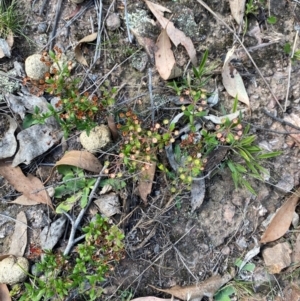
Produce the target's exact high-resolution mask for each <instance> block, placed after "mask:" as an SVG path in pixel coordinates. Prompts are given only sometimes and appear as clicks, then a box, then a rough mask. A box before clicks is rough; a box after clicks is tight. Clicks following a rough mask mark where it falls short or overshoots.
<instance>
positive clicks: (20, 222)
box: [8, 211, 27, 257]
mask: <svg viewBox="0 0 300 301" xmlns="http://www.w3.org/2000/svg"><path fill="white" fill-rule="evenodd" d="M16 220H17V221H16V225H15V231H14V233H13V235H12V237H11V245H10V248H9V252H8V253H9V254H11V255H14V256H17V257H18V256H19V257H21V256H23V255H24V252H25V248H26V246H27V218H26V215H25V213H24V212H23V211H21V212H19V213H18V215H17V218H16Z"/></svg>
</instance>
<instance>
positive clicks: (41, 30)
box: [37, 23, 48, 33]
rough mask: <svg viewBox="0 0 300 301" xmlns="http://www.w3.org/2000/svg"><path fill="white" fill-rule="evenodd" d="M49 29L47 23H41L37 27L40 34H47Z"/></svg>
mask: <svg viewBox="0 0 300 301" xmlns="http://www.w3.org/2000/svg"><path fill="white" fill-rule="evenodd" d="M47 27H48V25H47V23H40V24H39V25H38V27H37V31H38V33H45V32H46V30H47Z"/></svg>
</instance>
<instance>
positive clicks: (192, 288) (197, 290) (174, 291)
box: [149, 274, 232, 300]
mask: <svg viewBox="0 0 300 301" xmlns="http://www.w3.org/2000/svg"><path fill="white" fill-rule="evenodd" d="M230 279H232V275H230V274H225V275H224V276H223V277H221V276H220V275H215V276H212V277H210V278H208V279H207V280H205V281H202V282H199V283H197V284H194V285H189V286H184V287H182V286H179V285H176V286H173V287H172V288H170V289H160V288H157V287H155V286H152V285H150V284H149V286H151V287H153V288H154V289H156V290H158V291H160V292H164V293H167V294H170V295H173V296H175V297H177V298H179V299H182V300H193V299H197V300H201V299H202V298H203V297H204V296H205V297H208V298H212V297H213V295H214V294H215V293H216V292H217V291H218V290H219V289H220V287H222V286H223V285H224V284H226V283H227V282H228V281H229V280H230Z"/></svg>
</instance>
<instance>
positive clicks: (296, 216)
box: [292, 212, 299, 228]
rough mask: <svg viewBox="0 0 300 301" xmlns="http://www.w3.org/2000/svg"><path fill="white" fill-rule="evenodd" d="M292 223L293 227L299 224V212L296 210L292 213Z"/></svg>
mask: <svg viewBox="0 0 300 301" xmlns="http://www.w3.org/2000/svg"><path fill="white" fill-rule="evenodd" d="M292 225H293V227H294V228H297V227H298V225H299V214H298V213H297V212H294V213H293V219H292Z"/></svg>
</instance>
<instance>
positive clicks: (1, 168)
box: [0, 161, 53, 208]
mask: <svg viewBox="0 0 300 301" xmlns="http://www.w3.org/2000/svg"><path fill="white" fill-rule="evenodd" d="M0 174H1V175H2V176H3V177H4V178H5V179H6V180H7V181H8V182H9V184H11V185H12V186H13V187H14V188H15V189H16V190H17V191H18V192H21V193H23V195H25V196H26V197H27V198H28V199H30V200H33V201H34V202H38V203H39V204H46V205H48V206H50V207H51V208H53V207H52V204H51V199H50V197H49V195H48V193H47V191H46V190H45V187H44V185H43V183H42V182H41V181H40V180H39V179H38V178H36V177H34V176H33V175H31V174H28V176H27V177H26V176H25V175H24V174H23V172H22V170H21V168H20V167H13V166H12V165H11V164H10V163H5V162H1V161H0ZM35 191H38V192H35Z"/></svg>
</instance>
